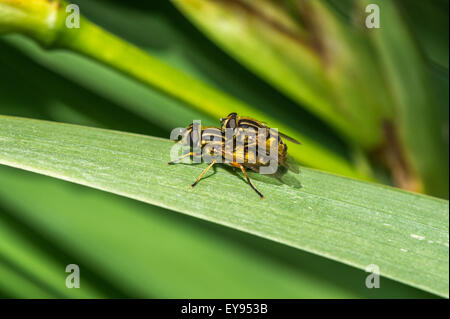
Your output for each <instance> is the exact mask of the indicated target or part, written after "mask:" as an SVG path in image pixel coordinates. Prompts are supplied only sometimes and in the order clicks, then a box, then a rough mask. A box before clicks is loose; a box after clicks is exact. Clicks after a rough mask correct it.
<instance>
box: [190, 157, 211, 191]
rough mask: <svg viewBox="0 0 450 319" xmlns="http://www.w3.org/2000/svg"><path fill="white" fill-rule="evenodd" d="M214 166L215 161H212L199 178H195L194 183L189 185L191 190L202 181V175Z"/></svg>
mask: <svg viewBox="0 0 450 319" xmlns="http://www.w3.org/2000/svg"><path fill="white" fill-rule="evenodd" d="M214 164H216V161H215V160H213V161H212V162H211V164H209V165H208V167H207V168H205V170H204V171H203V172H202V173H201V174H200V176H199V177H198V178H197V180H196V181H195V183H194V184H192V185H191V187H192V188H194V186H195V185H197V183H198V182H199V181H200V180H201V179H202V177H203V175H205V174H206V172H207V171H208V170H209V169H210V168H211V167H213V165H214Z"/></svg>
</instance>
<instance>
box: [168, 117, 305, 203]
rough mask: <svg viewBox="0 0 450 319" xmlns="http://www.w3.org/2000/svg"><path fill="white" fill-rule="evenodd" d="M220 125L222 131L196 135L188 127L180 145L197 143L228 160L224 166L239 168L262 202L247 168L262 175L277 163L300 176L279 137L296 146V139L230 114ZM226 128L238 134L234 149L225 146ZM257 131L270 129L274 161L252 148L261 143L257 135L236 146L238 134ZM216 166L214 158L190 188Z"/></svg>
mask: <svg viewBox="0 0 450 319" xmlns="http://www.w3.org/2000/svg"><path fill="white" fill-rule="evenodd" d="M221 122H222V128H221V129H218V128H216V127H212V126H208V127H204V128H202V129H201V130H200V132H199V134H194V133H195V131H194V128H193V125H192V124H191V125H189V126H188V127H187V128H186V132H185V133H184V134H183V136H182V138H181V140H180V143H182V144H183V145H187V146H191V147H192V146H193V145H195V143H197V144H198V145H199V146H200V147H201V150H202V151H204V150H205V148H208V149H207V152H208V153H209V154H210V155H215V156H217V155H219V156H220V157H221V159H225V161H222V163H225V164H227V165H229V166H232V167H236V168H239V169H240V170H241V171H242V173H243V174H244V176H245V178H246V179H247V182H248V183H249V185H250V187H251V188H252V189H253V190H254V191H255V192H256V193H257V194H258V195H259V196H260V198H261V199H262V198H264V196H263V195H262V194H261V193H260V192H259V191H258V190H257V189H256V187H255V186H254V185H253V184H252V182H251V180H250V178H249V176H248V174H247V171H246V168H248V169H251V170H253V171H256V172H259V168H260V167H261V166H267V165H268V164H269V161H270V160H277V161H278V163H279V164H281V165H282V166H284V167H286V168H288V169H290V170H292V171H294V172H295V173H298V166H297V164H296V163H295V161H294V160H292V159H291V158H290V157H288V156H287V146H286V144H285V143H284V142H283V141H282V140H281V138H280V136H282V137H283V138H286V139H287V140H290V141H292V142H294V143H296V144H300V143H299V142H297V141H296V140H294V139H292V138H290V137H288V136H286V135H284V134H281V133H277V132H276V131H275V130H273V129H271V128H269V127H268V126H267V125H265V124H264V123H262V122H259V121H256V120H253V119H250V118H247V117H238V116H237V114H236V113H231V114H229V115H228V116H227V117H226V118H225V119H221ZM227 128H228V129H230V128H231V129H233V130H234V133H235V134H234V136H233V144H232V145H233V147H232V148H231V149H230V148H228V147H226V143H227V141H226V138H225V130H226V129H227ZM258 128H265V129H267V133H266V137H267V139H266V150H267V149H271V148H272V147H274V146H275V147H276V148H277V155H276V158H273V156H272V157H271V156H270V154H269V153H266V154H259V153H258V151H257V150H256V149H253V148H252V146H256V144H257V141H258V139H257V136H253V138H252V137H247V136H246V137H245V138H246V139H245V140H244V143H243V144H241V145H236V144H237V143H235V141H236V139H237V138H238V137H239V134H242V135H244V134H245V133H244V131H245V129H253V130H257V129H258ZM269 130H270V132H269ZM255 137H256V138H255ZM188 143H189V145H188ZM217 149H220V150H221V151H220V154H217V152H216V151H217ZM198 155H199V154H196V153H195V152H192V151H191V152H189V153H187V154H185V155H183V156H181V157H180V158H178V159H176V160H174V161H171V162H169V163H168V164H175V163H176V162H179V161H180V160H182V159H183V158H185V157H188V156H198ZM229 159H231V160H229ZM216 163H217V160H216V159H213V160H212V161H211V163H210V165H208V167H207V168H205V169H204V170H203V172H202V173H201V174H200V176H199V177H198V178H197V180H196V181H195V182H194V183H193V184H192V185H191V187H195V185H197V184H198V182H199V181H200V180H201V179H202V177H203V176H204V175H205V174H206V172H207V171H208V170H209V169H210V168H211V167H213V166H214V164H216Z"/></svg>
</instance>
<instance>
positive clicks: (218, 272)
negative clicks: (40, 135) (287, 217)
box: [0, 165, 432, 298]
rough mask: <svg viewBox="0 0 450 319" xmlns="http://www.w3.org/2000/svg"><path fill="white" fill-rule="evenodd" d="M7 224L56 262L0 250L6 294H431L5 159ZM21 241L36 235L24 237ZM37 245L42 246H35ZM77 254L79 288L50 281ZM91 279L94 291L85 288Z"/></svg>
mask: <svg viewBox="0 0 450 319" xmlns="http://www.w3.org/2000/svg"><path fill="white" fill-rule="evenodd" d="M36 190H39V191H36ZM23 194H26V198H27V200H25V201H24V200H23ZM2 224H5V227H6V228H8V229H10V230H14V233H15V234H17V235H15V236H10V233H11V231H9V232H8V233H2V239H3V241H4V242H8V243H10V244H11V245H12V246H16V245H17V246H16V247H17V249H20V250H21V253H22V256H23V255H30V257H31V258H32V260H34V259H35V258H37V260H39V259H40V258H42V259H43V260H56V261H57V262H56V267H52V268H51V269H50V270H51V271H50V272H48V271H47V272H42V271H41V269H39V268H35V267H28V268H26V269H24V268H25V267H24V266H26V265H22V263H21V260H20V259H18V258H16V256H17V255H12V254H9V255H8V258H6V257H5V258H1V257H0V276H1V278H8V280H7V281H4V280H3V281H2V282H1V284H0V295H1V293H2V292H3V293H5V294H6V295H7V296H15V297H21V298H31V297H35V298H47V297H53V298H67V297H70V298H76V297H79V295H77V293H79V292H80V291H78V290H82V291H86V292H87V293H88V294H84V295H83V297H84V298H96V297H97V298H98V297H99V296H100V297H101V298H133V297H134V298H187V297H189V298H398V297H399V296H401V297H403V298H424V297H425V298H429V297H432V295H429V294H427V293H424V292H423V291H420V290H418V289H414V288H411V287H408V286H406V285H403V284H400V283H396V282H394V281H391V280H387V279H383V280H382V284H381V287H380V289H367V288H366V287H365V285H363V284H362V282H363V281H364V278H365V277H366V276H367V274H365V273H364V272H363V271H361V270H359V269H355V268H353V267H349V266H346V265H344V264H341V263H339V262H334V261H331V260H329V259H326V258H322V257H320V256H316V255H312V254H309V253H306V252H302V251H299V250H297V249H295V248H292V247H288V246H285V245H282V244H279V243H276V242H273V241H272V242H271V241H269V240H265V239H263V238H258V237H256V236H252V235H250V234H246V233H244V232H240V231H237V230H233V229H229V228H226V227H222V226H220V225H214V224H212V223H209V222H206V221H203V220H200V219H197V218H193V217H190V216H186V215H180V214H173V213H171V212H170V211H168V210H165V209H163V208H160V207H157V206H152V205H148V204H145V203H141V202H138V201H134V200H131V199H128V198H124V197H119V196H116V195H113V194H110V193H106V192H102V191H98V190H95V189H92V188H87V187H83V186H81V185H76V184H72V183H67V182H65V181H61V180H58V179H54V178H50V177H47V176H43V175H38V174H33V173H30V172H27V171H23V170H17V169H14V168H11V167H6V166H2V165H0V228H2ZM98 225H101V227H98ZM23 241H29V242H30V244H29V245H28V246H25V247H24V246H23V245H21V246H19V244H20V243H22V242H23ZM36 251H40V252H43V253H41V254H40V255H38V256H36V255H37V254H36ZM0 254H1V253H0ZM180 260H181V261H182V263H180ZM3 261H4V262H3ZM72 263H75V264H77V265H79V266H80V270H81V287H82V289H65V288H63V289H58V290H55V289H51V287H55V286H56V287H58V288H62V287H64V280H65V278H61V276H49V273H50V274H53V273H55V274H61V273H64V269H65V267H66V265H67V264H72ZM330 269H332V271H330ZM25 270H26V271H25ZM261 278H264V280H261ZM88 285H91V286H94V287H96V288H97V290H98V292H97V291H92V290H89V291H87V287H88ZM61 286H62V287H61ZM85 288H86V289H85Z"/></svg>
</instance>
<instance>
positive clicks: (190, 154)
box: [167, 152, 195, 165]
mask: <svg viewBox="0 0 450 319" xmlns="http://www.w3.org/2000/svg"><path fill="white" fill-rule="evenodd" d="M188 156H195V153H194V152H190V153H187V154H184V155H183V156H181V157H179V158H177V159H176V160H173V161H170V162H168V163H167V164H168V165H173V164H175V163H178V162H179V161H181V160H182V159H183V158H186V157H188Z"/></svg>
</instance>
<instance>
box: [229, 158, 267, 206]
mask: <svg viewBox="0 0 450 319" xmlns="http://www.w3.org/2000/svg"><path fill="white" fill-rule="evenodd" d="M233 165H235V166H237V167H239V168H240V169H241V171H242V173H244V175H245V178H247V182H248V183H249V184H250V186H251V188H253V190H254V191H255V192H256V193H257V194H258V195H259V197H261V199H263V198H264V196H263V194H261V193H260V192H259V191H258V190H257V189H256V187H255V186H253V184H252V182H251V181H250V178H249V177H248V174H247V171H246V170H245V168H244V166H242V165H241V164H239V163H233Z"/></svg>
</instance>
